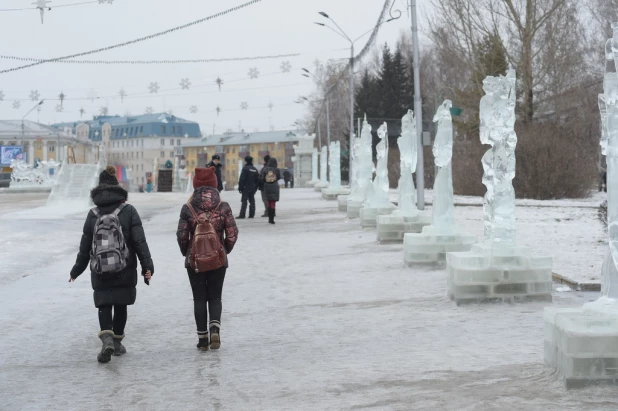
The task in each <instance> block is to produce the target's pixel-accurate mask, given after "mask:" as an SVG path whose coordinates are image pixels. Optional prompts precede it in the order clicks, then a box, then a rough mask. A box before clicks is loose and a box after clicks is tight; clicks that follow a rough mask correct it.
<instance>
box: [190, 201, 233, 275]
mask: <svg viewBox="0 0 618 411" xmlns="http://www.w3.org/2000/svg"><path fill="white" fill-rule="evenodd" d="M220 205H221V202H219V204H218V205H217V207H215V209H214V210H212V212H211V213H210V214H203V215H202V216H201V217H199V216H198V215H197V213H196V212H195V209H194V208H193V206H192V205H191V203H190V201H189V202H188V203H187V206H188V207H189V210H190V211H191V214H193V218H194V219H195V232H194V233H193V238H192V239H191V253H190V255H189V263H190V264H191V268H192V269H194V270H195V272H196V273H203V272H206V271H212V270H216V269H218V268H221V267H223V266H225V265H226V263H227V253H226V252H225V248H224V247H223V244H222V243H221V239H220V238H219V235H218V234H217V232H216V230H215V228H214V227H213V225H212V224H211V222H210V219H211V217H212V215H213V214H214V213H215V212H216V211H217V210H218V209H219V206H220Z"/></svg>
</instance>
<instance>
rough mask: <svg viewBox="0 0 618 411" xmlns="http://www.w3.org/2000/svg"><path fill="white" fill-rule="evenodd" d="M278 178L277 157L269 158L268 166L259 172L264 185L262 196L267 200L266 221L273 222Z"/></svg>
mask: <svg viewBox="0 0 618 411" xmlns="http://www.w3.org/2000/svg"><path fill="white" fill-rule="evenodd" d="M279 180H281V172H280V171H279V169H278V168H277V159H276V158H271V159H270V160H269V161H268V166H266V167H264V169H263V170H262V172H261V173H260V181H261V183H262V185H263V186H264V196H265V197H266V200H267V201H268V223H269V224H275V208H276V205H277V201H279V191H280V189H279Z"/></svg>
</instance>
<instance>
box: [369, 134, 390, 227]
mask: <svg viewBox="0 0 618 411" xmlns="http://www.w3.org/2000/svg"><path fill="white" fill-rule="evenodd" d="M378 138H379V139H380V142H379V143H378V145H377V146H376V157H377V160H378V164H377V166H376V177H375V178H374V180H373V184H371V185H370V186H369V187H368V189H367V197H366V199H365V202H364V204H363V208H361V210H360V220H361V227H363V228H371V227H376V226H377V224H378V223H377V217H378V215H384V214H391V213H392V212H393V211H394V208H395V206H394V205H393V204H392V203H391V202H390V201H389V198H388V196H389V195H388V194H389V193H388V190H389V182H388V128H387V125H386V123H384V124H382V125H381V126H380V127H379V128H378Z"/></svg>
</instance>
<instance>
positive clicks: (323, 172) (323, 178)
mask: <svg viewBox="0 0 618 411" xmlns="http://www.w3.org/2000/svg"><path fill="white" fill-rule="evenodd" d="M327 173H328V150H327V148H326V146H324V147H322V154H321V155H320V182H321V183H322V184H328V176H327Z"/></svg>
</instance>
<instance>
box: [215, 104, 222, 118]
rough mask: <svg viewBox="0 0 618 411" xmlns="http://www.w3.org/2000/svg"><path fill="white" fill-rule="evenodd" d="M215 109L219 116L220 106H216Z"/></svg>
mask: <svg viewBox="0 0 618 411" xmlns="http://www.w3.org/2000/svg"><path fill="white" fill-rule="evenodd" d="M216 110H217V117H219V113H221V107H219V106H217V108H216Z"/></svg>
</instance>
